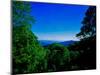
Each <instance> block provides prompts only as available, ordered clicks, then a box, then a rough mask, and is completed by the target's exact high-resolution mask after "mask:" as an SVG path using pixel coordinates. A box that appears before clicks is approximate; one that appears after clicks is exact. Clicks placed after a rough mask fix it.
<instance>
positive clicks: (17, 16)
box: [12, 1, 46, 74]
mask: <svg viewBox="0 0 100 75" xmlns="http://www.w3.org/2000/svg"><path fill="white" fill-rule="evenodd" d="M12 3H13V8H12V9H13V11H12V13H13V15H12V16H13V20H12V24H13V33H12V59H13V61H12V62H13V73H14V74H16V73H17V74H18V73H20V74H22V73H33V72H42V71H43V70H44V69H45V68H46V67H45V66H44V65H45V60H44V59H45V57H46V51H45V49H44V48H43V47H41V46H40V44H39V43H38V41H37V37H36V36H35V35H34V34H33V32H32V31H31V23H32V22H33V23H34V18H33V17H32V16H31V15H30V11H31V8H30V3H28V2H21V1H13V2H12Z"/></svg>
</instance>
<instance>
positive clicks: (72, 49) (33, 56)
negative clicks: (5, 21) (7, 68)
mask: <svg viewBox="0 0 100 75" xmlns="http://www.w3.org/2000/svg"><path fill="white" fill-rule="evenodd" d="M30 12H31V5H30V3H29V2H24V1H23V2H22V1H20V2H19V1H12V26H13V27H12V64H13V65H12V73H13V74H25V73H43V72H58V71H74V70H89V69H96V7H95V6H89V8H88V9H87V11H86V13H85V16H84V17H83V21H82V27H81V29H80V32H79V33H78V34H76V37H77V38H79V39H80V40H79V41H77V42H75V43H73V44H71V45H69V46H64V45H62V44H59V43H53V44H50V45H48V46H42V45H41V44H40V43H39V41H38V37H37V36H36V35H35V34H34V32H32V31H31V27H32V24H34V23H35V22H36V20H35V18H34V16H33V15H30ZM66 22H67V21H66Z"/></svg>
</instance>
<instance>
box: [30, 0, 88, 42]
mask: <svg viewBox="0 0 100 75" xmlns="http://www.w3.org/2000/svg"><path fill="white" fill-rule="evenodd" d="M31 5H32V12H31V15H33V16H34V18H35V20H36V22H35V24H33V26H32V32H33V33H34V34H35V35H36V36H37V37H38V40H57V41H67V40H78V39H77V38H76V37H75V35H76V34H77V33H78V32H80V28H81V26H82V25H81V21H82V20H83V17H84V15H85V12H86V10H87V9H88V6H84V5H69V4H50V3H36V2H35V3H34V2H32V3H31Z"/></svg>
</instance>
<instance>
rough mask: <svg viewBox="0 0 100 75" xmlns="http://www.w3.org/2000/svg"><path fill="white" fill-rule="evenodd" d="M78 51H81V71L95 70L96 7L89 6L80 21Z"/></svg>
mask: <svg viewBox="0 0 100 75" xmlns="http://www.w3.org/2000/svg"><path fill="white" fill-rule="evenodd" d="M82 25H83V26H82V27H81V31H80V33H78V34H77V35H76V36H77V37H79V38H80V42H79V43H78V50H80V51H82V53H81V57H80V64H81V67H82V68H83V67H84V68H83V69H94V68H96V7H95V6H90V7H89V8H88V9H87V11H86V13H85V17H84V19H83V21H82Z"/></svg>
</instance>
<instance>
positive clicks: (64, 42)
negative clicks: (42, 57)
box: [39, 40, 76, 46]
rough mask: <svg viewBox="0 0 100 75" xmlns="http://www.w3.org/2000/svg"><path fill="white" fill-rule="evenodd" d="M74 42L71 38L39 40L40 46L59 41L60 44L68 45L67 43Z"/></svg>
mask: <svg viewBox="0 0 100 75" xmlns="http://www.w3.org/2000/svg"><path fill="white" fill-rule="evenodd" d="M75 42H76V41H73V40H69V41H54V40H39V43H40V44H41V45H42V46H47V45H50V44H52V43H59V44H62V45H64V46H68V45H70V44H73V43H75Z"/></svg>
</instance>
